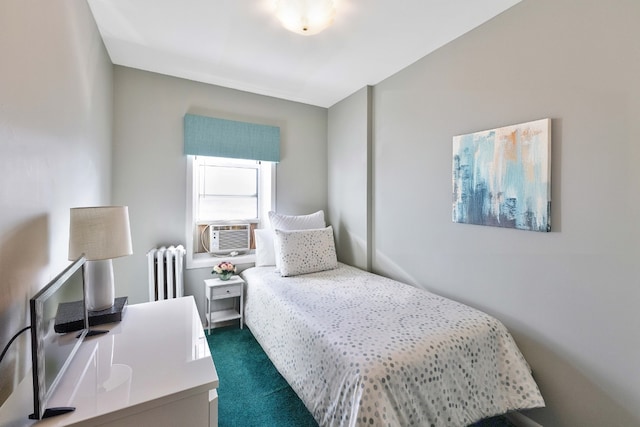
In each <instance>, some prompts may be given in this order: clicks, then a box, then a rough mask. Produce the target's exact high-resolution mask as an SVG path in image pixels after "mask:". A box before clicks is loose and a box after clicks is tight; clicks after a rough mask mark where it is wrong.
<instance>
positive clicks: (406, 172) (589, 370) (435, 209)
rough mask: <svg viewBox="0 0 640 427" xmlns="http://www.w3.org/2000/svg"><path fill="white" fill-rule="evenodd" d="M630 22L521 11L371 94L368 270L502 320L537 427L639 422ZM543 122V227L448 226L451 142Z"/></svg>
mask: <svg viewBox="0 0 640 427" xmlns="http://www.w3.org/2000/svg"><path fill="white" fill-rule="evenodd" d="M639 18H640V2H638V1H636V0H615V1H611V2H600V1H584V0H562V1H556V0H525V1H523V2H522V3H520V4H518V5H516V6H515V7H514V8H512V9H510V10H508V11H506V12H505V13H503V14H502V15H500V16H498V17H496V18H495V19H493V20H491V21H489V22H488V23H486V24H485V25H483V26H481V27H479V28H478V29H476V30H474V31H472V32H470V33H468V34H466V35H465V36H463V37H461V38H459V39H458V40H456V41H454V42H452V43H450V44H448V45H447V46H445V47H443V48H441V49H439V50H438V51H436V52H435V53H433V54H431V55H429V56H427V57H425V58H423V59H422V60H420V61H418V62H417V63H415V64H413V65H412V66H410V67H408V68H406V69H404V70H403V71H401V72H399V73H397V74H396V75H394V76H393V77H391V78H389V79H387V80H385V81H383V82H382V83H380V84H378V85H377V86H375V88H374V101H373V109H374V118H373V123H374V131H373V135H374V160H373V166H374V182H373V188H374V217H375V222H374V224H373V225H374V233H373V236H374V237H375V240H374V243H375V251H374V253H375V257H374V268H373V269H374V271H377V272H380V273H382V274H386V275H390V276H393V277H398V278H401V279H403V280H408V281H410V282H412V283H414V284H415V285H417V286H420V287H423V288H426V289H429V290H431V291H433V292H436V293H438V294H442V295H445V296H449V297H451V298H454V299H456V300H460V301H463V302H466V303H468V304H470V305H472V306H474V307H478V308H480V309H483V310H485V311H487V312H489V313H491V314H493V315H495V316H497V317H498V318H499V319H501V320H502V321H504V323H505V324H506V325H507V326H508V327H509V328H510V330H511V331H512V332H513V334H514V336H515V338H516V340H517V342H518V344H519V345H520V347H521V349H522V350H523V352H524V354H525V356H526V358H527V360H528V361H529V362H530V364H531V366H532V368H533V371H534V375H535V377H536V378H537V380H538V382H539V384H540V386H541V389H542V393H543V395H544V397H545V398H546V400H547V404H548V407H547V408H546V409H542V410H534V411H531V412H528V413H527V414H526V415H527V416H529V417H531V418H532V419H534V420H536V421H538V422H539V423H541V424H543V425H545V426H604V425H607V426H630V425H640V381H638V379H639V378H640V364H638V361H639V360H640V334H639V333H638V330H640V316H638V309H637V305H638V301H640V286H639V285H640V283H639V282H640V268H639V265H640V262H639V259H640V226H639V225H638V224H639V218H640V169H639V168H638V164H639V163H640V144H639V142H638V141H639V140H640V78H639V77H638V76H640V48H639V46H640V43H639V41H640V27H638V25H637V21H638V19H639ZM338 107H339V105H338V106H337V107H335V108H338ZM332 109H333V107H332ZM331 116H332V112H331V111H330V117H331ZM545 117H550V118H552V119H553V124H552V138H553V142H552V144H553V147H552V199H553V206H552V228H553V231H552V232H551V233H535V232H526V231H517V230H508V229H500V228H493V227H482V226H472V225H463V224H454V223H452V221H451V204H452V185H451V173H452V161H451V160H452V159H451V157H452V137H453V136H454V135H458V134H464V133H469V132H474V131H480V130H486V129H491V128H495V127H499V126H503V125H510V124H516V123H521V122H526V121H530V120H535V119H540V118H545ZM331 144H332V142H330V146H331ZM330 170H331V169H330ZM330 179H331V178H330ZM334 209H336V207H335V206H331V207H330V210H331V211H332V212H333V210H334ZM338 210H340V208H338ZM360 210H361V208H357V211H358V212H359V211H360ZM348 214H349V213H348V212H345V213H343V214H342V215H343V216H347V215H348Z"/></svg>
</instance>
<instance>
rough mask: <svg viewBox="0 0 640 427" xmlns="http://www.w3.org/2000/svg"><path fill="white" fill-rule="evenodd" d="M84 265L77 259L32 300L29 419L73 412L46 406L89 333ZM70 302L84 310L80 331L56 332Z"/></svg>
mask: <svg viewBox="0 0 640 427" xmlns="http://www.w3.org/2000/svg"><path fill="white" fill-rule="evenodd" d="M85 262H86V258H85V257H80V258H78V259H77V260H75V261H74V262H72V263H71V265H69V266H68V267H67V268H65V269H64V271H62V272H61V273H60V274H59V275H58V276H56V277H55V278H54V279H53V280H52V281H51V282H49V283H48V284H47V285H46V286H45V287H44V288H42V290H41V291H40V292H38V293H37V294H36V295H35V296H34V297H33V298H31V301H30V308H31V355H32V362H33V414H31V415H30V416H29V418H33V419H41V418H47V417H49V416H53V415H58V414H60V413H64V412H69V411H72V410H73V409H74V408H67V407H65V408H48V407H47V403H48V401H49V399H50V398H51V395H52V394H53V391H54V390H55V389H56V386H57V385H58V383H59V382H60V379H61V377H62V375H63V374H64V372H65V370H66V369H67V367H68V366H69V363H70V362H71V359H72V358H73V356H74V354H75V353H76V351H77V350H78V347H79V346H80V344H81V343H82V340H83V339H84V337H85V336H86V335H87V332H88V321H87V318H88V316H87V309H86V304H85V303H84V301H85V298H84V296H85V291H84V275H83V272H84V265H85ZM71 303H73V304H76V305H77V304H80V306H81V307H82V309H81V310H80V312H81V313H80V317H81V319H80V328H79V331H78V330H75V331H74V332H66V333H59V332H56V329H59V328H56V325H55V323H56V315H57V313H58V309H59V308H60V307H61V306H65V305H68V304H71ZM74 329H78V328H74Z"/></svg>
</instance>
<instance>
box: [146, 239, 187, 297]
mask: <svg viewBox="0 0 640 427" xmlns="http://www.w3.org/2000/svg"><path fill="white" fill-rule="evenodd" d="M185 253H186V251H185V249H184V248H183V247H182V245H180V246H169V247H168V248H166V247H164V246H162V247H160V248H154V249H151V250H150V251H149V252H147V261H148V265H149V301H158V300H163V299H169V298H179V297H181V296H183V295H184V282H183V274H184V271H183V265H184V262H183V261H184V254H185Z"/></svg>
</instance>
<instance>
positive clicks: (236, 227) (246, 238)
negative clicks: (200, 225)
mask: <svg viewBox="0 0 640 427" xmlns="http://www.w3.org/2000/svg"><path fill="white" fill-rule="evenodd" d="M207 228H208V230H209V232H208V233H207V235H208V237H209V242H208V243H209V244H208V245H205V244H204V243H205V242H203V246H204V248H205V250H206V251H207V252H209V253H211V254H230V253H231V252H239V253H242V252H246V251H248V250H249V249H250V238H251V237H250V236H251V226H250V225H249V224H224V225H223V224H209V225H207Z"/></svg>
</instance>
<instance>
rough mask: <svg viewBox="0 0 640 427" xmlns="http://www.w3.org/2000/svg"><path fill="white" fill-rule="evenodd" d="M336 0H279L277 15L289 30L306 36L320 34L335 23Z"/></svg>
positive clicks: (277, 2)
mask: <svg viewBox="0 0 640 427" xmlns="http://www.w3.org/2000/svg"><path fill="white" fill-rule="evenodd" d="M335 14H336V8H335V2H334V0H277V1H276V16H277V17H278V19H279V20H280V22H281V23H282V25H283V26H284V27H285V28H286V29H287V30H289V31H293V32H294V33H297V34H302V35H305V36H311V35H313V34H318V33H319V32H321V31H322V30H324V29H326V28H327V27H328V26H329V25H331V23H333V17H334V16H335Z"/></svg>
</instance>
